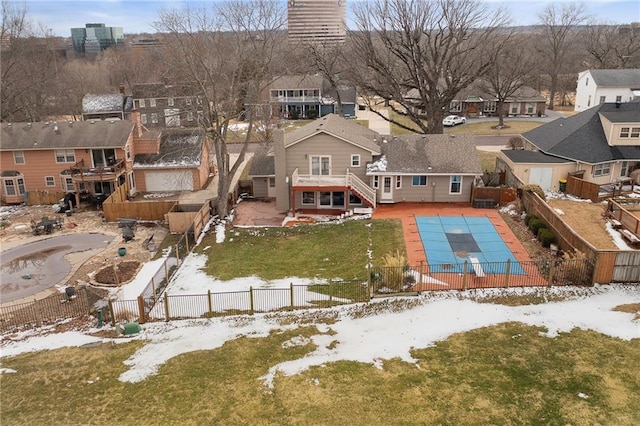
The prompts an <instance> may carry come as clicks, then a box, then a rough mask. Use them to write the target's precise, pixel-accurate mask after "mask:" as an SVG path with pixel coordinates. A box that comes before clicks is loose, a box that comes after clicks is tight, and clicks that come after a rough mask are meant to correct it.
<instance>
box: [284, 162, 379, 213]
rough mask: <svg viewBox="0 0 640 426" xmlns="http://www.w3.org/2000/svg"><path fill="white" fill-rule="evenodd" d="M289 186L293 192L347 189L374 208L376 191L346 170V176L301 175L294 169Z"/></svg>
mask: <svg viewBox="0 0 640 426" xmlns="http://www.w3.org/2000/svg"><path fill="white" fill-rule="evenodd" d="M291 186H292V188H293V189H294V190H303V189H309V190H316V191H319V190H323V189H335V188H348V189H350V190H351V191H353V192H354V193H355V194H356V195H358V197H360V199H362V200H363V201H365V202H366V203H368V204H370V205H371V206H372V207H375V206H376V191H375V190H374V189H372V188H371V187H370V186H369V185H367V184H366V183H365V182H363V181H362V180H361V179H360V178H358V176H356V175H354V174H353V173H351V172H349V170H348V169H347V174H346V175H301V174H299V173H298V169H295V170H294V171H293V173H292V174H291Z"/></svg>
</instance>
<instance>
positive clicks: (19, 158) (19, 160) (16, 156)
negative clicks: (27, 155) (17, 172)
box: [13, 151, 25, 164]
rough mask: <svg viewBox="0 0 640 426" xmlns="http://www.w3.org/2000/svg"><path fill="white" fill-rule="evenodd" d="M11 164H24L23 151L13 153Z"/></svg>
mask: <svg viewBox="0 0 640 426" xmlns="http://www.w3.org/2000/svg"><path fill="white" fill-rule="evenodd" d="M13 162H14V163H15V164H24V163H25V161H24V152H23V151H13Z"/></svg>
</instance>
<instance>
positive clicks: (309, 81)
mask: <svg viewBox="0 0 640 426" xmlns="http://www.w3.org/2000/svg"><path fill="white" fill-rule="evenodd" d="M323 82H324V78H323V77H322V76H321V75H318V74H315V75H283V76H282V77H279V78H277V79H276V80H274V81H273V82H272V83H271V84H270V85H269V88H270V89H271V90H287V89H300V90H302V89H321V88H322V84H323Z"/></svg>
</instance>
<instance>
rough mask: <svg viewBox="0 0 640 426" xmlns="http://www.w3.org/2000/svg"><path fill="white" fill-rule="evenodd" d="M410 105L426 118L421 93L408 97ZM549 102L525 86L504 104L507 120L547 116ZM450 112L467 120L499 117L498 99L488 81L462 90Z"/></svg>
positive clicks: (478, 82) (478, 81)
mask: <svg viewBox="0 0 640 426" xmlns="http://www.w3.org/2000/svg"><path fill="white" fill-rule="evenodd" d="M406 100H407V101H408V102H409V103H412V104H414V105H415V107H414V108H413V111H414V112H415V113H417V114H418V115H422V116H424V115H425V111H424V110H423V109H422V108H421V107H420V104H421V100H420V97H419V93H418V90H417V89H411V90H410V91H409V92H408V93H407V96H406ZM546 103H547V99H546V98H545V97H544V96H542V95H541V94H540V93H538V92H537V91H536V90H535V89H533V88H532V87H529V86H522V87H520V88H519V89H518V90H516V91H515V93H514V94H513V96H510V97H508V98H507V99H505V101H504V102H503V104H502V112H503V116H505V117H507V116H521V115H526V116H538V117H540V116H543V115H545V111H546ZM449 112H450V113H451V114H455V115H461V116H464V117H489V116H497V115H498V99H497V98H496V95H495V94H494V93H492V91H491V90H490V86H489V85H488V83H487V82H486V81H484V80H476V81H475V82H474V83H472V84H471V85H469V87H466V88H464V89H462V90H461V91H460V92H458V93H457V94H456V96H455V99H454V100H453V101H451V103H450V104H449Z"/></svg>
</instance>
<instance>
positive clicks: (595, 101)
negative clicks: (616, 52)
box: [574, 69, 640, 111]
mask: <svg viewBox="0 0 640 426" xmlns="http://www.w3.org/2000/svg"><path fill="white" fill-rule="evenodd" d="M634 97H640V69H617V70H599V69H594V70H586V71H582V72H581V73H579V74H578V82H577V87H576V104H575V108H574V109H575V111H584V110H586V109H589V108H591V107H593V106H595V105H600V104H603V103H605V102H620V103H622V102H629V101H631V100H633V98H634Z"/></svg>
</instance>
